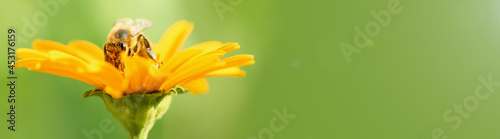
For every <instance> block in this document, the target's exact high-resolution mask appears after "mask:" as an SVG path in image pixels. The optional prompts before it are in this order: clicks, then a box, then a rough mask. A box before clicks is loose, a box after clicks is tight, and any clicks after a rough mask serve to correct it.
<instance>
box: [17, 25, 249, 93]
mask: <svg viewBox="0 0 500 139" xmlns="http://www.w3.org/2000/svg"><path fill="white" fill-rule="evenodd" d="M192 29H193V24H192V23H190V22H187V21H184V20H183V21H179V22H177V23H175V24H174V25H172V26H171V27H170V28H169V29H168V30H167V31H166V32H165V33H164V35H163V36H162V37H161V39H160V41H159V42H158V43H157V44H154V45H153V47H152V50H153V51H154V53H155V54H156V57H157V58H158V59H157V61H156V62H155V61H153V60H151V59H145V58H142V57H138V56H134V57H129V58H124V65H125V67H126V69H125V70H124V71H120V70H118V69H117V68H115V67H114V66H113V65H111V64H110V63H107V62H106V61H105V60H104V53H103V50H102V49H101V48H99V47H98V46H97V45H95V44H93V43H90V42H87V41H72V42H70V43H69V44H67V45H64V44H61V43H58V42H54V41H44V40H35V41H34V42H33V49H28V48H19V49H18V50H17V57H18V58H21V60H19V61H17V62H16V67H25V68H28V69H30V70H33V71H38V72H45V73H50V74H55V75H59V76H64V77H68V78H73V79H77V80H80V81H83V82H85V83H88V84H90V85H93V86H95V87H96V88H98V89H100V90H103V91H104V92H105V93H107V94H109V95H110V96H112V97H113V98H115V99H118V98H121V97H122V96H125V95H129V94H133V93H136V94H144V93H147V92H152V91H158V90H160V91H168V90H170V89H172V88H174V87H176V86H180V87H183V88H185V89H187V90H189V91H190V92H191V93H200V92H206V91H207V90H208V84H207V82H206V79H205V78H207V77H212V76H244V75H245V72H244V71H242V70H240V67H241V66H247V65H252V64H254V63H255V61H254V60H253V55H244V54H242V55H235V56H232V57H228V58H224V59H221V58H222V57H223V56H224V55H225V54H226V53H228V52H230V51H233V50H236V49H238V48H239V47H240V46H239V45H238V44H237V43H226V44H224V43H221V42H217V41H209V42H203V43H199V44H197V45H195V46H192V47H189V48H187V49H184V50H180V48H181V47H182V46H183V44H184V42H185V40H186V39H187V37H188V36H189V34H190V33H191V31H192ZM158 65H160V66H158Z"/></svg>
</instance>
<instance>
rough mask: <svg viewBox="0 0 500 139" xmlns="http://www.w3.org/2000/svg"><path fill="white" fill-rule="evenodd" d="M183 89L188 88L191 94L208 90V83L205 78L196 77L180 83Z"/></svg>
mask: <svg viewBox="0 0 500 139" xmlns="http://www.w3.org/2000/svg"><path fill="white" fill-rule="evenodd" d="M180 86H181V87H183V88H184V89H187V90H189V92H191V93H193V94H197V93H205V92H207V91H208V88H209V87H208V83H207V80H206V79H205V78H196V79H193V80H190V81H188V82H184V83H182V84H180Z"/></svg>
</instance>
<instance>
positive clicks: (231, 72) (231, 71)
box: [205, 67, 246, 77]
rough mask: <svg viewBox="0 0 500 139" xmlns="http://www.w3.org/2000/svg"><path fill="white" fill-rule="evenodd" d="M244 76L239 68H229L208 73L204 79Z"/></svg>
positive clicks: (243, 72)
mask: <svg viewBox="0 0 500 139" xmlns="http://www.w3.org/2000/svg"><path fill="white" fill-rule="evenodd" d="M245 74H246V72H245V71H242V70H241V69H240V67H229V68H223V69H219V70H216V71H212V72H209V73H207V74H206V75H205V77H213V76H233V77H243V76H245Z"/></svg>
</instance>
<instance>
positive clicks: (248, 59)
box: [221, 54, 255, 67]
mask: <svg viewBox="0 0 500 139" xmlns="http://www.w3.org/2000/svg"><path fill="white" fill-rule="evenodd" d="M253 58H254V56H253V55H246V54H242V55H235V56H232V57H228V58H226V59H223V60H221V61H223V62H226V63H227V66H228V67H232V66H238V67H241V66H247V65H252V64H255V61H254V60H253Z"/></svg>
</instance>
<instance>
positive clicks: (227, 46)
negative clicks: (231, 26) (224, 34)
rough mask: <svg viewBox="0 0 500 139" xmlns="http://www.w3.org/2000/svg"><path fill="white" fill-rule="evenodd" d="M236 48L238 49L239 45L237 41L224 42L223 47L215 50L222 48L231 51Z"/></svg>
mask: <svg viewBox="0 0 500 139" xmlns="http://www.w3.org/2000/svg"><path fill="white" fill-rule="evenodd" d="M236 49H240V45H239V44H238V43H230V44H226V45H224V46H223V47H221V48H218V49H217V50H222V51H225V52H226V53H227V52H231V51H233V50H236Z"/></svg>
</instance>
